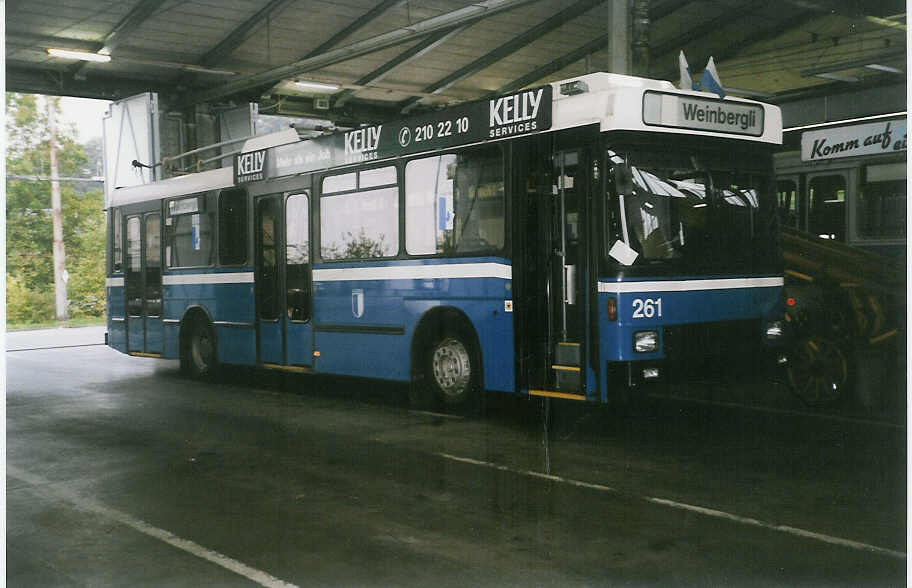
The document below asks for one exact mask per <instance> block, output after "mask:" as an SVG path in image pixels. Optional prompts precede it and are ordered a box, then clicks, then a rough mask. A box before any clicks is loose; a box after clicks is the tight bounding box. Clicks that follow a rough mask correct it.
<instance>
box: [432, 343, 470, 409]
mask: <svg viewBox="0 0 912 588" xmlns="http://www.w3.org/2000/svg"><path fill="white" fill-rule="evenodd" d="M431 369H432V371H433V373H434V380H435V382H436V383H437V386H438V387H439V388H440V389H441V390H442V391H443V393H444V394H446V395H447V397H450V398H454V397H458V396H461V395H462V394H464V393H465V390H466V388H467V387H468V384H469V380H470V379H471V377H472V364H471V361H470V359H469V352H468V350H467V349H466V348H465V345H463V344H462V342H460V341H458V340H457V339H445V340H444V341H441V342H440V344H439V345H437V347H436V348H435V349H434V353H433V355H432V356H431Z"/></svg>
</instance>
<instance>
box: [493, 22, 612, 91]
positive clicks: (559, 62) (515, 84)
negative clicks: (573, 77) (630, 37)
mask: <svg viewBox="0 0 912 588" xmlns="http://www.w3.org/2000/svg"><path fill="white" fill-rule="evenodd" d="M611 37H612V33H608V34H606V35H602V36H600V37H596V38H595V39H593V40H591V41H589V42H588V43H586V44H585V45H583V46H582V47H579V48H578V49H575V50H573V51H571V52H570V53H567V54H566V55H563V56H561V57H558V58H557V59H555V60H554V61H552V62H550V63H547V64H545V65H543V66H541V67H539V68H537V69H534V70H532V71H530V72H529V73H527V74H526V75H524V76H521V77H518V78H516V79H515V80H513V81H512V82H509V83H508V84H505V85H503V86H501V87H500V88H498V89H497V90H495V91H494V92H491V93H490V94H489V95H496V94H508V93H510V92H512V91H513V90H518V89H519V88H523V87H525V86H528V85H529V84H531V83H533V82H537V81H538V80H540V79H542V78H543V77H545V76H549V75H551V74H553V73H554V72H557V71H560V70H562V69H564V68H565V67H567V66H568V65H571V64H573V63H576V62H577V61H579V60H580V59H583V58H585V57H586V56H587V55H591V54H593V53H595V52H596V51H599V50H600V49H602V48H604V47H605V46H607V45H608V43H609V42H610V40H611Z"/></svg>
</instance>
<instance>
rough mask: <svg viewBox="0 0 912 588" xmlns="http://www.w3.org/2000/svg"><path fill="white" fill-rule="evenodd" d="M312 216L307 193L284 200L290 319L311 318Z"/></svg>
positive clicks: (286, 287) (287, 301)
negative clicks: (310, 223)
mask: <svg viewBox="0 0 912 588" xmlns="http://www.w3.org/2000/svg"><path fill="white" fill-rule="evenodd" d="M309 222H310V215H309V214H308V207H307V194H293V195H291V196H289V197H288V200H287V201H286V202H285V289H286V290H285V300H286V303H285V304H286V312H287V314H288V318H289V319H291V320H293V321H306V320H309V319H310V299H311V291H310V225H309Z"/></svg>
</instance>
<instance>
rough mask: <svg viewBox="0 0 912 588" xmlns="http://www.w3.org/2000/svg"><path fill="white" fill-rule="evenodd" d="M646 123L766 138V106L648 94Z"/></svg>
mask: <svg viewBox="0 0 912 588" xmlns="http://www.w3.org/2000/svg"><path fill="white" fill-rule="evenodd" d="M643 122H644V123H645V124H647V125H651V126H659V127H673V128H678V129H693V130H695V131H714V132H717V133H729V134H733V135H750V136H753V137H759V136H760V135H762V134H763V106H762V105H760V104H749V103H745V102H735V101H730V100H715V99H710V98H698V97H696V96H687V95H682V94H666V93H663V92H646V93H645V94H644V95H643Z"/></svg>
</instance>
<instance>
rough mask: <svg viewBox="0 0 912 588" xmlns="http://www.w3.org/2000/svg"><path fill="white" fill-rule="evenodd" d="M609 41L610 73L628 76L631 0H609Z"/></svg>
mask: <svg viewBox="0 0 912 588" xmlns="http://www.w3.org/2000/svg"><path fill="white" fill-rule="evenodd" d="M610 5H611V17H610V18H609V20H608V23H609V24H608V26H609V27H611V29H610V31H609V32H610V33H611V40H610V41H609V43H608V53H609V57H608V67H607V70H608V71H609V72H611V73H619V74H630V73H631V69H630V20H631V19H630V6H631V0H611V2H610Z"/></svg>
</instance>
